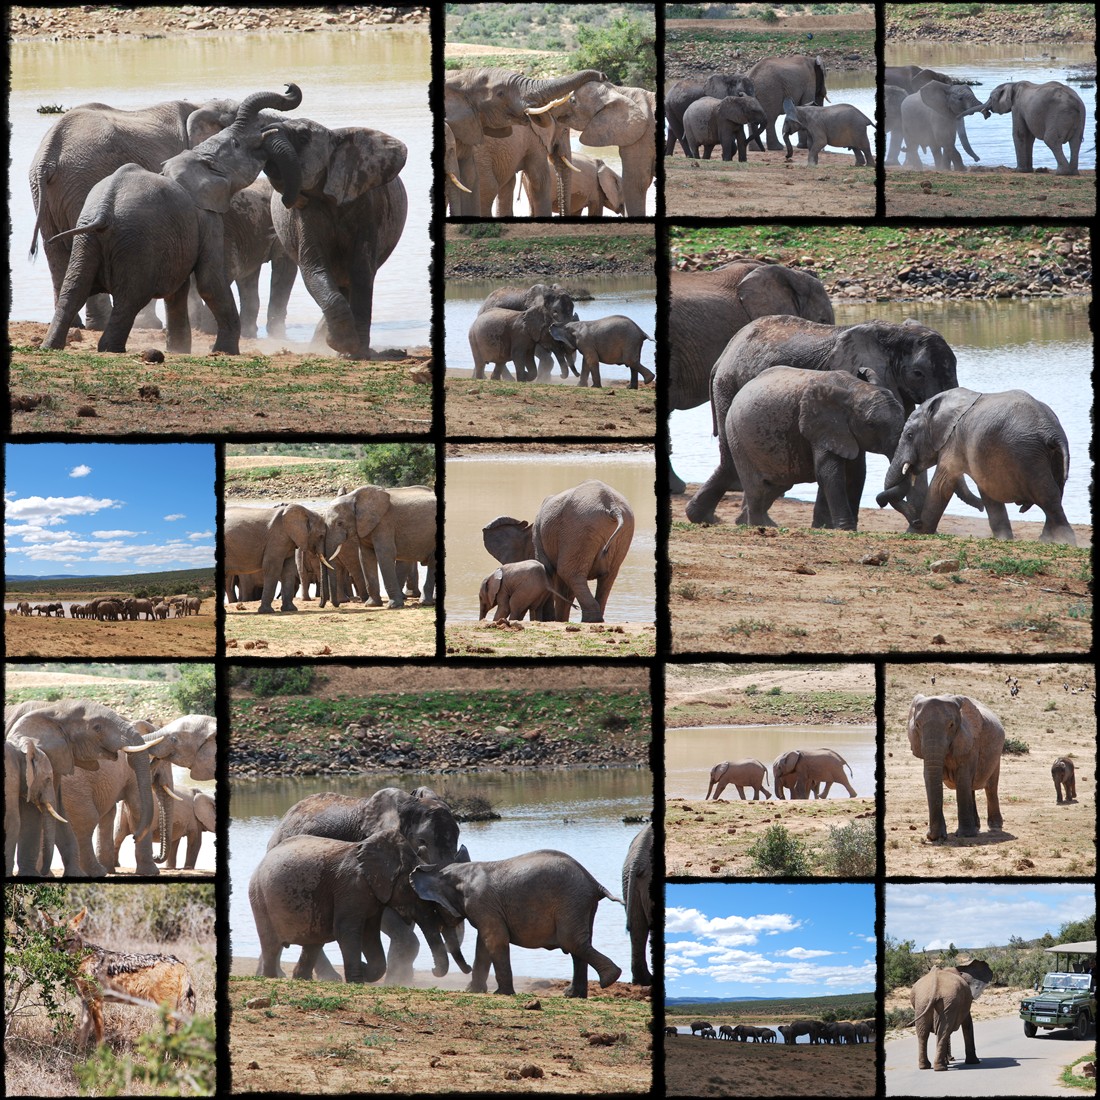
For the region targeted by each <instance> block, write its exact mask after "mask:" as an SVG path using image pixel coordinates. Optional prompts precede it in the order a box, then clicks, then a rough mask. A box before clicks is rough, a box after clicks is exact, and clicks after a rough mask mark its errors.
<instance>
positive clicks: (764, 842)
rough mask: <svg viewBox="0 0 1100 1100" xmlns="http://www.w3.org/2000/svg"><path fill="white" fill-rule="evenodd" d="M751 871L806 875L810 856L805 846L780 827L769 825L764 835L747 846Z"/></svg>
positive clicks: (767, 873)
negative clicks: (751, 866)
mask: <svg viewBox="0 0 1100 1100" xmlns="http://www.w3.org/2000/svg"><path fill="white" fill-rule="evenodd" d="M748 854H749V858H750V859H751V860H752V865H753V870H755V871H757V872H758V873H760V874H765V875H769V874H770V875H807V874H809V872H810V856H809V850H808V849H807V847H806V845H805V844H803V843H802V841H800V840H796V839H795V838H794V837H793V836H791V834H790V833H789V832H788V831H787V830H786V829H785V828H784V827H783V826H782V825H769V826H768V829H767V831H766V832H765V833H764V835H763V836H762V837H761V838H760V839H759V840H757V841H755V842H754V843H753V844H751V845H750V846H749V852H748Z"/></svg>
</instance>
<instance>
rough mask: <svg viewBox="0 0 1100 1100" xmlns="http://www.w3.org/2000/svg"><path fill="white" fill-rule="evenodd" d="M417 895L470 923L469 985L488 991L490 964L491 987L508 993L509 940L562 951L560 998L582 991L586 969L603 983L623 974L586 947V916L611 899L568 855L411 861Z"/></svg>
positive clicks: (589, 938) (511, 988)
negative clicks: (568, 962) (569, 976)
mask: <svg viewBox="0 0 1100 1100" xmlns="http://www.w3.org/2000/svg"><path fill="white" fill-rule="evenodd" d="M412 885H413V889H414V890H415V891H416V893H417V896H418V897H420V898H421V899H422V900H424V901H428V902H432V903H434V904H435V905H438V906H439V907H440V909H442V911H443V914H444V920H446V919H448V918H449V919H451V920H459V919H462V918H465V919H466V920H468V921H469V922H470V924H472V925H473V926H474V928H476V929H477V946H476V948H475V950H474V966H473V973H472V974H471V975H470V985H469V986H468V991H469V992H471V993H484V992H486V990H487V989H488V977H489V967H490V965H492V968H493V971H494V973H495V974H496V980H497V989H496V991H497V992H498V993H504V994H511V993H514V992H515V988H514V986H513V985H512V965H511V958H510V954H511V953H510V951H509V944H513V943H514V944H515V945H516V946H517V947H542V948H545V949H546V950H547V951H554V950H561V951H564V952H565V954H567V955H570V956H572V959H573V980H572V982H570V984H569V985H568V986H567V987H566V989H565V996H566V997H587V996H588V968H589V967H590V966H591V967H592V968H593V969H594V970H595V971H596V973H597V974H598V975H599V979H600V985H601V986H603V987H605V988H606V987H607V986H609V985H611V983H612V982H614V981H616V980H617V979H618V977H619V975H620V974H621V973H622V971H621V970H620V968H619V967H617V966H616V965H615V964H614V963H613V962H612V961H611V960H610V959H609V958H608V957H607V956H606V955H602V954H601V953H600V952H599V951H597V950H596V949H595V947H593V946H592V922H593V921H594V920H595V919H596V907H597V906H598V905H599V904H600V902H601V901H602V900H603V899H604V898H610V899H611V900H612V901H618V902H620V904H621V899H620V898H616V897H615V896H614V894H612V893H611V892H610V891H609V890H607V889H606V888H605V887H603V886H601V885H600V884H599V883H598V882H597V881H596V880H595V879H594V878H593V877H592V875H590V874H589V873H588V871H586V870H585V869H584V867H582V866H581V865H580V864H579V863H578V862H577V861H576V860H575V859H573V858H572V857H571V856H568V855H566V854H565V853H564V852H556V851H551V850H547V849H542V850H539V851H535V852H528V853H526V854H525V855H521V856H513V857H512V858H510V859H499V860H494V861H492V862H489V863H452V864H450V865H449V866H446V867H417V868H416V870H414V871H413V873H412Z"/></svg>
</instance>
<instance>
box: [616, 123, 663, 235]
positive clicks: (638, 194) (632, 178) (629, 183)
mask: <svg viewBox="0 0 1100 1100" xmlns="http://www.w3.org/2000/svg"><path fill="white" fill-rule="evenodd" d="M619 157H620V159H621V161H622V166H623V202H624V203H625V205H626V213H627V217H637V218H644V217H645V199H646V192H647V191H648V190H649V185H650V184H651V183H652V182H653V171H654V167H655V165H654V161H655V159H656V149H655V148H654V146H653V132H652V129H651V130H650V133H649V137H648V141H647V140H646V139H643V140H642V141H639V142H636V143H635V144H634V145H625V146H620V148H619Z"/></svg>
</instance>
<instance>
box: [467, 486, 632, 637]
mask: <svg viewBox="0 0 1100 1100" xmlns="http://www.w3.org/2000/svg"><path fill="white" fill-rule="evenodd" d="M633 537H634V511H633V509H632V508H631V507H630V504H629V503H628V501H627V500H626V498H625V497H624V496H623V495H622V494H621V493H618V492H616V490H614V489H612V488H611V486H610V485H605V484H604V483H603V482H602V481H597V480H595V479H592V480H589V481H582V482H581V484H580V485H577V486H575V487H574V488H572V489H566V490H564V491H563V492H561V493H555V494H553V495H551V496H548V497H546V498H544V500H543V502H542V504H541V505H540V506H539V510H538V514H537V515H536V516H535V522H534V524H530V523H528V522H527V521H526V520H518V519H513V518H512V517H511V516H498V517H497V518H496V519H494V520H492V522H490V523H488V524H486V525H485V527H484V528H482V540H483V542H484V543H485V549H486V550H488V551H489V553H490V554H492V556H493V557H494V558H496V560H497V561H499V562H501V563H502V564H505V565H506V564H508V562H514V561H527V560H528V559H531V558H534V559H536V560H538V561H540V562H542V564H543V565H544V566H545V567H546V572H547V575H548V576H549V577H550V581H551V584H552V585H554V594H553V605H552V607H551V606H549V605H547V606H544V609H543V619H544V621H555V622H568V621H569V608H570V600H569V599H568V598H567V597H565V596H563V595H561V594H560V591H559V589H564V590H565V591H566V592H569V591H571V592H572V593H573V595H574V596H575V597H576V600H577V603H578V605H579V606H580V609H581V621H582V622H586V623H602V622H603V621H604V616H605V614H606V612H607V601H608V599H609V597H610V596H611V589H612V587H613V586H614V584H615V578H616V577H617V576H618V575H619V569H620V568H621V567H622V564H623V561H624V560H625V558H626V555H627V551H629V549H630V542H631V539H633ZM590 580H595V582H596V595H595V596H594V597H593V595H592V592H591V590H590V589H589V587H588V581H590Z"/></svg>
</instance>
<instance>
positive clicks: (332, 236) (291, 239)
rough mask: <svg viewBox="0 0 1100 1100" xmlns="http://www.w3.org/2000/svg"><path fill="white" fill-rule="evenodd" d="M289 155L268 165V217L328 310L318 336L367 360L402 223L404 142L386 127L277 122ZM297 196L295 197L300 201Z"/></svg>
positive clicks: (404, 207)
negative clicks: (379, 290) (378, 283)
mask: <svg viewBox="0 0 1100 1100" xmlns="http://www.w3.org/2000/svg"><path fill="white" fill-rule="evenodd" d="M280 127H281V133H282V134H283V136H284V137H285V139H286V141H287V143H288V145H289V147H290V149H291V151H292V154H293V155H292V156H289V157H287V158H285V168H286V170H284V163H282V162H279V161H274V160H273V161H272V162H269V163H268V165H267V167H266V169H265V170H266V172H267V177H268V179H269V180H271V183H272V185H273V187H274V188H275V191H277V192H280V193H281V195H282V201H279V199H278V198H276V196H275V195H274V194H273V195H272V196H271V203H270V206H271V221H272V224H273V225H274V227H275V235H276V236H277V237H278V238H279V243H280V244H281V245H282V246H283V249H284V250H285V251H286V254H287V255H288V256H289V257H290V258H291V259H292V260H293V261H294V262H295V263H296V264H297V265H298V270H299V271H301V273H302V282H303V283H304V284H305V288H306V290H308V291H309V293H310V297H312V298H313V300H314V301H315V302H316V303H317V304H318V305H319V306H320V307H321V312H322V313H323V314H324V317H323V319H322V320H321V322H320V323H319V324H318V326H317V328H316V330H315V331H314V334H313V340H314V343H316V344H317V345H319V346H323V344H325V343H327V344H328V346H329V347H330V348H332V349H333V350H334V351H337V352H339V353H340V354H341V355H344V356H346V357H348V358H351V359H369V358H370V357H371V350H370V329H371V319H372V315H373V307H374V283H375V279H376V278H377V275H378V269H379V268H380V267H381V266H382V265H383V264H384V263H385V262H386V260H387V259H388V258H389V256H390V254H391V253H392V252H393V250H394V248H395V247H396V246H397V242H398V241H400V239H401V234H402V232H403V230H404V228H405V218H406V216H407V214H408V208H409V204H408V196H407V195H406V193H405V185H404V184H403V183H402V182H401V180H400V179H399V178H398V174H399V173H400V172H401V169H402V168H404V167H405V160H406V157H407V155H408V150H407V149H406V147H405V143H404V142H402V141H399V140H398V139H397V138H395V137H391V136H390V135H389V134H385V133H383V132H382V131H381V130H370V129H367V128H365V127H362V126H346V127H341V128H340V129H335V130H330V129H328V128H327V127H325V126H322V125H321V124H320V123H318V122H313V121H312V120H310V119H307V118H289V119H285V120H283V121H282V122H281V123H280ZM295 196H297V198H295Z"/></svg>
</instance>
